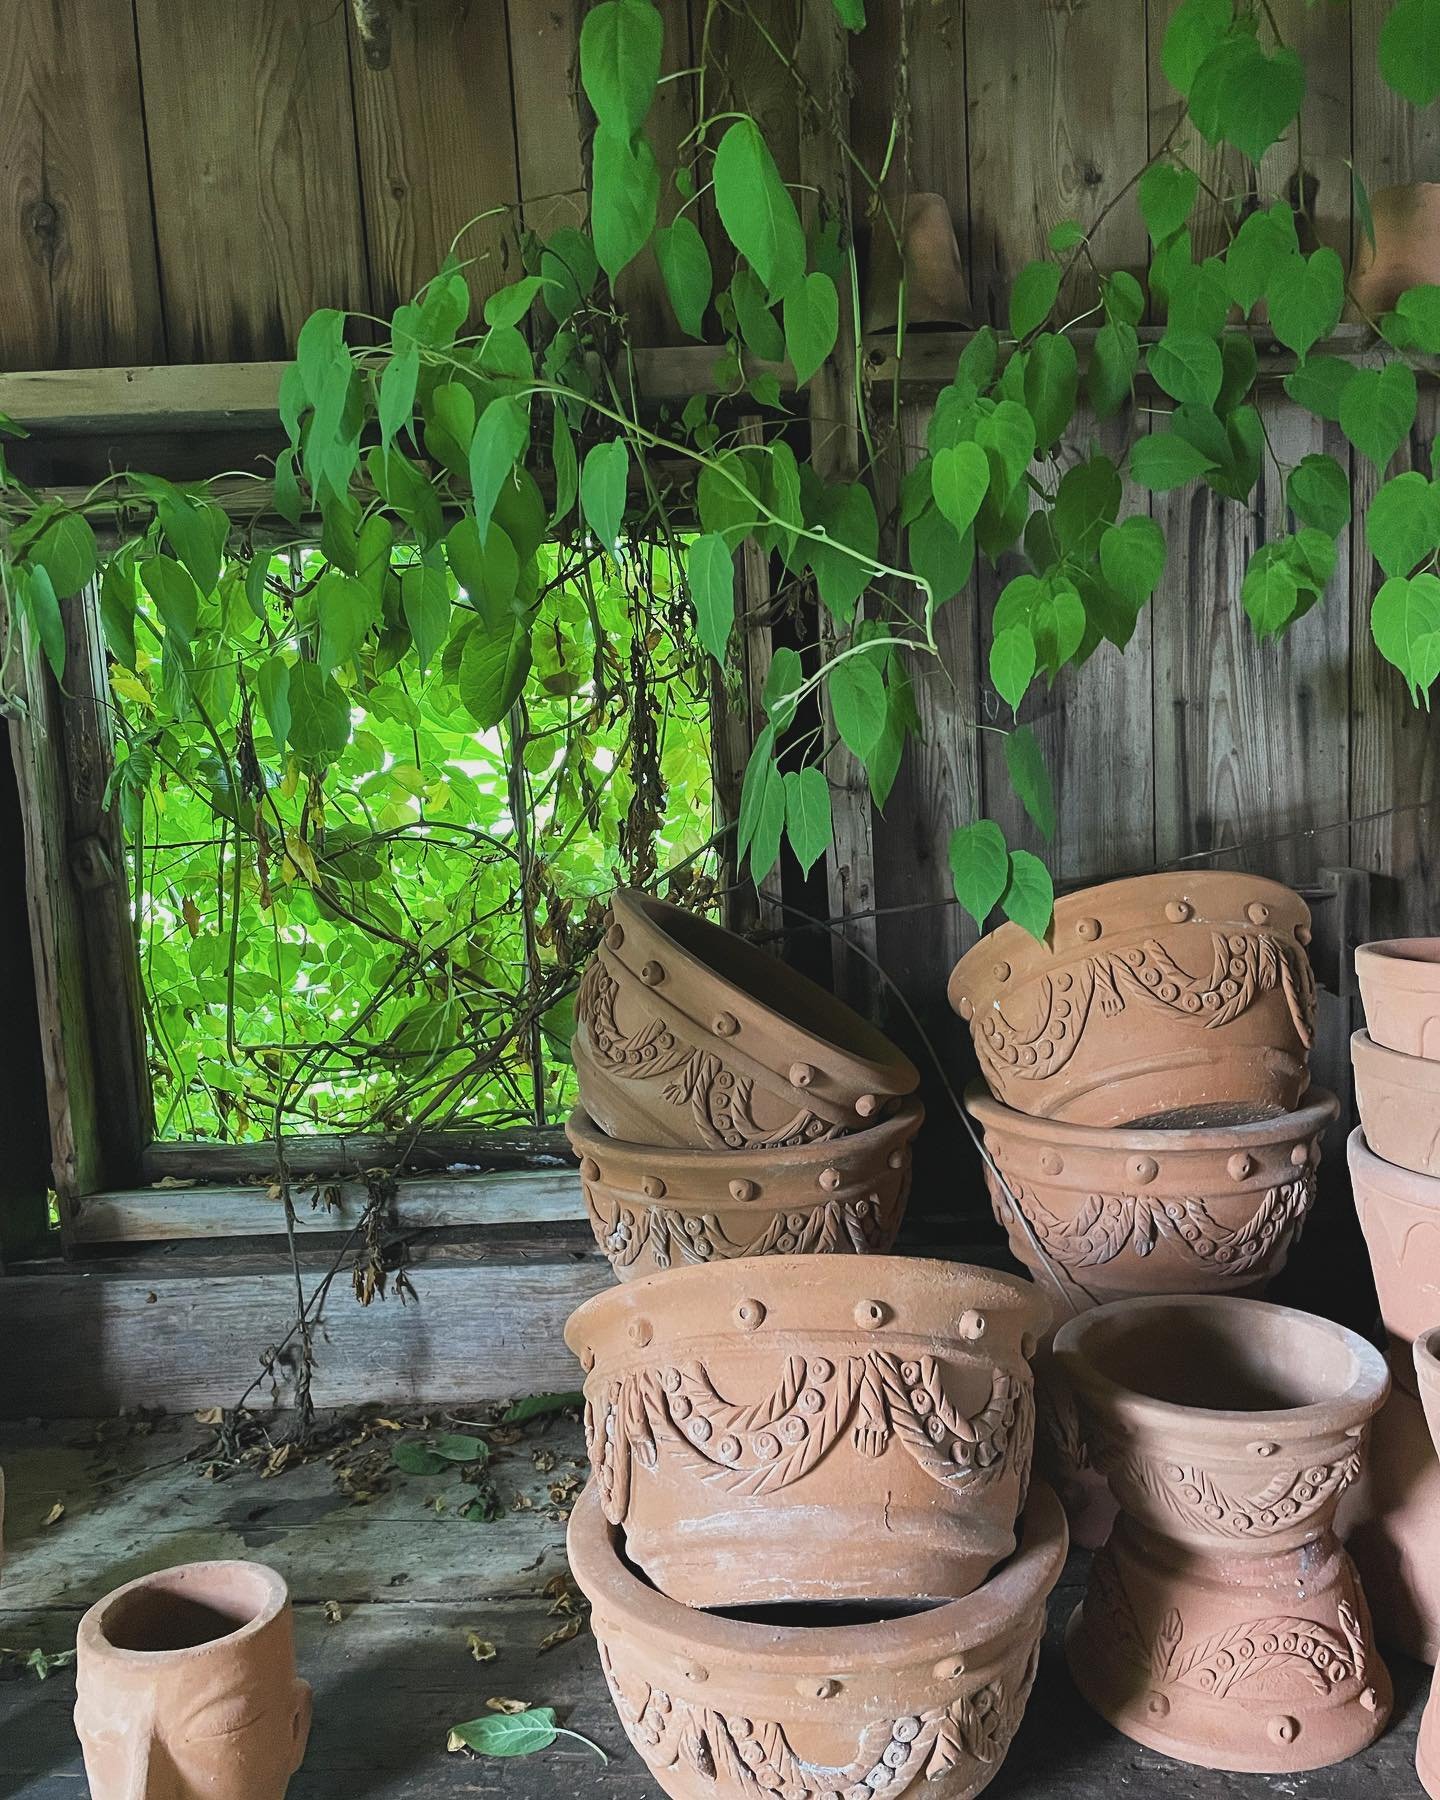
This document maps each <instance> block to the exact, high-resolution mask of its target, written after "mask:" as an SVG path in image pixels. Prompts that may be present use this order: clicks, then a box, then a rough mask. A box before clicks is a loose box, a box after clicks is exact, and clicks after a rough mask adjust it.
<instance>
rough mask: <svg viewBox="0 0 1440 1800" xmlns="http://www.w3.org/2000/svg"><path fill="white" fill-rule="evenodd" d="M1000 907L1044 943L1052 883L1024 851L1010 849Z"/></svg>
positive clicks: (1052, 906)
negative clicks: (1008, 871)
mask: <svg viewBox="0 0 1440 1800" xmlns="http://www.w3.org/2000/svg"><path fill="white" fill-rule="evenodd" d="M1000 908H1001V911H1002V912H1003V913H1004V914H1005V917H1006V918H1007V919H1013V920H1014V921H1015V923H1016V924H1017V925H1019V926H1020V927H1021V928H1022V929H1023V930H1025V931H1028V932H1029V933H1030V935H1031V937H1033V938H1035V939H1036V940H1037V941H1038V942H1040V943H1042V944H1043V943H1044V942H1045V934H1046V932H1047V931H1049V929H1050V920H1051V919H1052V917H1053V916H1054V913H1055V884H1054V883H1053V882H1052V881H1051V879H1050V871H1049V870H1048V869H1047V868H1046V867H1045V865H1044V863H1042V862H1041V860H1040V858H1039V857H1038V856H1032V855H1031V854H1030V852H1029V851H1028V850H1012V851H1011V852H1010V879H1009V881H1008V882H1007V883H1006V885H1005V892H1004V893H1003V894H1002V895H1001V897H1000Z"/></svg>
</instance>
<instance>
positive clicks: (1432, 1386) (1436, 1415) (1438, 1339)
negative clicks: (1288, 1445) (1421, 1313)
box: [1415, 1328, 1440, 1800]
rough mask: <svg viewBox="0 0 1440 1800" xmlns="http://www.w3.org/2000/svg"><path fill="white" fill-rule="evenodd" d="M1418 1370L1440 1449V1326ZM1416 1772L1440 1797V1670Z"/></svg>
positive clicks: (1425, 1344) (1422, 1348) (1420, 1344)
mask: <svg viewBox="0 0 1440 1800" xmlns="http://www.w3.org/2000/svg"><path fill="white" fill-rule="evenodd" d="M1415 1374H1416V1378H1417V1380H1418V1382H1419V1386H1420V1398H1421V1400H1422V1401H1423V1402H1424V1405H1425V1417H1426V1418H1427V1419H1428V1420H1429V1422H1430V1432H1431V1438H1432V1442H1433V1444H1434V1446H1435V1448H1436V1449H1437V1450H1440V1328H1437V1329H1436V1330H1434V1331H1428V1332H1426V1333H1425V1334H1424V1335H1423V1336H1422V1337H1418V1338H1416V1340H1415ZM1415 1772H1416V1774H1418V1775H1419V1777H1420V1782H1421V1785H1422V1786H1423V1787H1424V1789H1425V1792H1426V1793H1427V1794H1429V1795H1430V1796H1431V1800H1440V1674H1437V1676H1436V1678H1435V1681H1434V1683H1433V1684H1432V1686H1431V1690H1430V1702H1429V1705H1428V1706H1426V1708H1425V1716H1424V1717H1423V1718H1422V1719H1421V1721H1420V1741H1419V1743H1418V1744H1417V1745H1416V1748H1415Z"/></svg>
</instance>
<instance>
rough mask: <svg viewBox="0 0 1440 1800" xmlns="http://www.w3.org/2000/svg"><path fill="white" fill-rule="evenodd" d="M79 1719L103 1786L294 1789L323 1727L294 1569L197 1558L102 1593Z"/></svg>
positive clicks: (198, 1791)
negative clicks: (296, 1612) (291, 1590)
mask: <svg viewBox="0 0 1440 1800" xmlns="http://www.w3.org/2000/svg"><path fill="white" fill-rule="evenodd" d="M75 1668H76V1696H77V1698H76V1706H75V1729H76V1731H77V1732H78V1733H79V1737H80V1743H81V1747H82V1748H83V1750H84V1752H85V1773H86V1775H87V1776H88V1777H89V1781H90V1793H91V1795H92V1797H93V1800H192V1796H193V1797H194V1800H199V1797H200V1796H201V1795H204V1796H205V1797H206V1800H282V1796H283V1795H284V1793H285V1790H286V1789H287V1788H288V1786H289V1785H290V1778H291V1776H292V1775H293V1774H294V1773H295V1771H296V1770H297V1769H298V1768H299V1767H300V1763H301V1761H302V1759H303V1757H304V1755H305V1745H306V1740H307V1738H308V1736H309V1732H310V1715H311V1696H310V1689H309V1687H308V1686H307V1685H306V1683H305V1682H303V1681H302V1680H301V1679H300V1678H299V1676H298V1675H297V1674H296V1672H295V1644H294V1625H293V1621H292V1618H291V1612H290V1598H289V1595H288V1593H287V1591H286V1588H285V1583H284V1582H283V1581H282V1580H281V1579H280V1577H279V1576H278V1575H277V1574H276V1573H275V1571H274V1570H273V1569H267V1568H265V1567H263V1566H262V1565H261V1564H259V1563H245V1562H208V1563H187V1564H185V1565H184V1566H182V1567H180V1568H175V1569H164V1570H161V1571H160V1573H159V1574H155V1575H144V1576H142V1577H141V1578H140V1579H139V1580H138V1581H132V1582H130V1583H128V1584H127V1585H126V1586H125V1587H122V1588H117V1589H116V1591H115V1592H114V1593H113V1594H110V1595H107V1597H106V1598H105V1599H103V1600H101V1601H99V1602H98V1603H97V1604H96V1605H95V1606H92V1607H91V1609H90V1610H89V1612H87V1613H86V1614H85V1617H84V1618H83V1619H82V1620H81V1621H80V1630H79V1636H78V1638H77V1641H76V1663H75Z"/></svg>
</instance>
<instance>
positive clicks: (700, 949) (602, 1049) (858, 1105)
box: [575, 890, 920, 1150]
mask: <svg viewBox="0 0 1440 1800" xmlns="http://www.w3.org/2000/svg"><path fill="white" fill-rule="evenodd" d="M575 1066H576V1071H577V1073H578V1075H579V1078H580V1099H581V1103H582V1105H583V1106H584V1108H585V1110H586V1112H588V1113H589V1115H590V1117H591V1118H592V1119H594V1121H595V1123H596V1124H597V1125H599V1127H600V1128H601V1130H602V1131H605V1132H607V1133H608V1134H609V1135H610V1136H611V1137H617V1138H621V1139H624V1140H625V1141H627V1142H629V1143H635V1144H672V1145H679V1146H684V1145H690V1146H693V1147H694V1148H695V1149H702V1150H703V1149H711V1150H725V1149H730V1150H741V1149H745V1148H747V1147H749V1148H755V1147H759V1146H762V1145H764V1146H769V1145H779V1144H804V1143H809V1142H812V1141H813V1140H815V1139H817V1138H827V1137H835V1136H838V1135H840V1134H841V1133H844V1132H850V1131H859V1130H861V1129H863V1128H864V1127H865V1126H867V1125H872V1124H874V1123H875V1122H876V1120H878V1119H879V1118H881V1117H883V1116H884V1115H885V1114H886V1113H888V1112H889V1111H891V1110H892V1109H893V1106H894V1103H895V1101H896V1100H897V1099H898V1098H901V1097H903V1096H904V1095H906V1094H910V1093H913V1091H914V1090H915V1088H916V1087H917V1086H918V1084H919V1080H920V1077H919V1074H918V1073H917V1071H916V1069H915V1067H914V1065H913V1064H912V1063H911V1062H910V1060H909V1058H908V1057H906V1056H904V1055H902V1054H901V1052H900V1051H898V1050H897V1049H896V1048H895V1047H894V1045H892V1044H891V1043H890V1041H889V1039H888V1038H886V1037H885V1036H884V1035H883V1034H882V1033H881V1032H879V1031H877V1030H876V1029H875V1027H874V1026H873V1025H871V1024H870V1023H869V1022H868V1020H865V1019H862V1018H861V1017H860V1015H859V1013H856V1012H852V1011H851V1009H850V1008H849V1007H848V1006H845V1005H843V1004H842V1003H841V1002H840V1001H839V1000H837V999H836V998H835V997H834V995H833V994H828V993H826V991H825V990H824V988H821V987H817V986H816V985H815V983H814V982H813V981H807V980H806V979H805V977H804V976H803V975H798V974H796V972H795V971H794V970H793V969H790V968H787V967H786V965H785V964H784V963H782V962H780V961H778V960H777V959H776V958H775V957H772V956H766V955H765V954H764V952H763V951H760V950H757V949H755V948H754V946H753V945H750V944H747V943H746V942H745V940H744V939H743V938H740V937H737V936H736V935H735V934H734V933H733V932H730V931H725V930H723V929H722V928H721V927H720V926H718V925H712V924H711V923H710V922H709V921H708V920H706V919H702V918H699V917H697V916H696V915H695V914H694V913H687V912H684V911H682V910H681V909H680V908H679V907H677V906H670V905H667V904H666V903H665V902H664V901H663V900H653V899H651V898H650V897H649V896H648V895H645V894H639V893H634V892H631V891H629V890H622V891H621V892H619V893H617V894H616V896H615V900H614V903H613V910H612V916H611V921H610V925H609V928H608V929H607V931H606V933H605V941H604V944H603V946H602V947H601V949H600V950H598V951H597V952H596V954H595V956H594V957H593V958H592V959H591V962H590V966H589V967H588V968H587V969H586V971H585V977H584V980H583V981H582V982H581V984H580V993H579V997H578V1000H577V1002H576V1030H575Z"/></svg>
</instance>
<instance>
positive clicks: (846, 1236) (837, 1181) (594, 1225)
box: [566, 1100, 925, 1281]
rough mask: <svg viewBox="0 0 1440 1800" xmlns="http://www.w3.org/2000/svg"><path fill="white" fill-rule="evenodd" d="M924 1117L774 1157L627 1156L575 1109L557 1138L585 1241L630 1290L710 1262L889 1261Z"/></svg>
mask: <svg viewBox="0 0 1440 1800" xmlns="http://www.w3.org/2000/svg"><path fill="white" fill-rule="evenodd" d="M924 1116H925V1114H924V1108H923V1107H922V1106H921V1105H920V1103H919V1101H918V1100H912V1101H908V1102H907V1103H906V1104H905V1105H904V1106H902V1107H901V1108H900V1109H899V1111H898V1112H895V1113H892V1114H891V1116H890V1117H889V1118H888V1119H882V1120H881V1121H880V1123H879V1124H878V1125H872V1126H870V1128H869V1129H868V1130H866V1131H857V1132H854V1133H853V1134H852V1135H850V1136H849V1137H843V1138H830V1139H828V1140H822V1141H821V1142H819V1143H814V1144H797V1145H794V1146H792V1147H791V1148H788V1149H783V1150H675V1149H669V1148H666V1149H659V1150H657V1149H655V1148H653V1147H652V1146H651V1145H648V1144H626V1143H622V1142H621V1140H620V1139H619V1138H611V1137H607V1136H606V1135H605V1133H604V1132H603V1131H601V1130H599V1129H598V1128H597V1126H596V1125H595V1122H594V1121H593V1120H592V1119H590V1118H589V1117H587V1115H586V1114H585V1113H584V1112H583V1111H581V1110H579V1109H578V1108H577V1110H576V1111H575V1112H573V1113H572V1114H571V1115H570V1122H569V1124H568V1125H567V1127H566V1133H567V1135H568V1137H569V1139H570V1145H571V1148H572V1149H573V1150H574V1152H575V1154H576V1155H577V1156H578V1157H579V1158H580V1187H581V1191H582V1192H583V1193H584V1195H585V1207H586V1211H587V1212H588V1213H589V1215H590V1226H591V1229H592V1230H593V1231H594V1233H595V1241H596V1243H597V1244H599V1246H600V1248H601V1249H602V1250H603V1251H604V1252H605V1254H606V1255H607V1256H608V1257H609V1258H610V1266H611V1267H612V1268H613V1269H614V1271H615V1273H616V1275H618V1276H619V1278H620V1280H621V1281H636V1280H639V1279H640V1278H641V1277H642V1276H645V1275H653V1274H655V1272H656V1271H657V1270H660V1269H668V1268H670V1267H672V1266H682V1267H683V1266H684V1265H685V1264H687V1263H703V1262H710V1261H711V1260H712V1259H713V1260H716V1261H724V1260H727V1259H729V1258H732V1257H737V1256H788V1255H791V1254H794V1253H797V1252H798V1253H800V1254H802V1255H807V1256H814V1255H823V1254H834V1253H846V1252H849V1253H853V1254H856V1255H861V1256H865V1255H869V1256H873V1255H877V1254H880V1253H882V1252H884V1251H886V1250H888V1249H889V1248H890V1246H891V1245H892V1244H893V1243H894V1242H895V1236H896V1233H897V1232H898V1231H899V1229H900V1221H901V1219H902V1218H903V1217H904V1215H905V1202H906V1200H907V1199H908V1198H909V1194H910V1145H911V1141H912V1139H913V1138H914V1136H915V1133H916V1132H917V1131H918V1130H919V1129H920V1121H921V1120H922V1119H923V1118H924Z"/></svg>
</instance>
